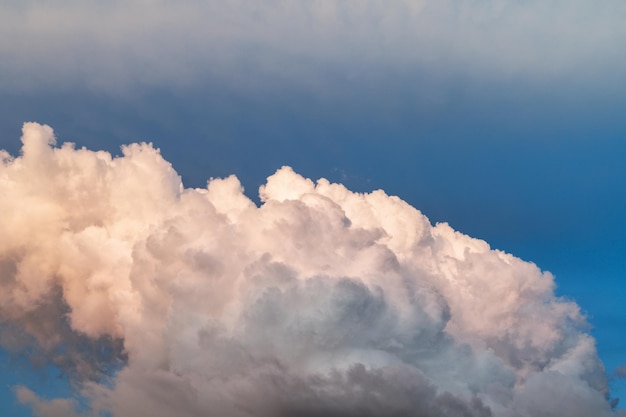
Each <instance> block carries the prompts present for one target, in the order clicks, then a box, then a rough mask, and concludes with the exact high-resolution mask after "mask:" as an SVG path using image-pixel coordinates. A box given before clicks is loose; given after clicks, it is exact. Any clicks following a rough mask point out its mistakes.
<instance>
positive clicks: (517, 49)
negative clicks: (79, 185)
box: [0, 0, 626, 90]
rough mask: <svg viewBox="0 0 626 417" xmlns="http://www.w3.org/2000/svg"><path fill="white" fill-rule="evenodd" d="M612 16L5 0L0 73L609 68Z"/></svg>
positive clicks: (573, 7) (498, 72) (533, 74)
mask: <svg viewBox="0 0 626 417" xmlns="http://www.w3.org/2000/svg"><path fill="white" fill-rule="evenodd" d="M625 16H626V5H624V3H623V2H621V1H618V0H603V1H601V2H593V3H592V2H588V1H583V0H574V1H564V0H549V1H539V0H530V1H523V2H520V1H514V0H485V1H478V2H477V1H469V0H463V1H435V0H421V1H404V0H393V1H338V0H330V1H314V0H310V1H292V0H275V1H266V2H254V1H246V0H237V1H228V2H223V1H213V0H211V1H202V2H198V1H189V0H186V1H176V2H174V1H169V0H154V1H148V0H143V1H141V0H135V1H128V2H121V1H114V2H106V3H103V2H97V1H81V2H78V1H63V2H59V1H37V2H35V1H5V2H3V3H2V5H1V6H0V35H1V36H0V39H1V40H0V62H1V63H2V64H0V77H2V78H1V79H0V82H1V83H2V85H3V88H7V87H9V86H12V87H14V88H15V87H16V88H32V87H33V86H39V87H41V86H45V87H49V88H52V87H54V86H56V87H58V86H60V85H68V84H70V85H74V84H80V85H86V86H88V87H90V88H95V89H99V90H102V89H116V90H121V89H123V88H124V87H126V86H129V85H137V84H143V85H155V84H157V85H163V84H165V85H172V84H176V85H189V84H190V83H191V84H194V83H196V82H198V81H201V80H203V79H206V78H208V77H218V78H222V79H226V80H229V81H230V82H232V83H233V84H234V85H238V86H242V85H247V84H250V85H251V86H255V85H259V84H262V83H267V82H272V80H276V79H280V80H281V82H286V81H288V80H290V81H292V82H295V83H312V84H313V85H315V83H317V82H319V81H320V80H323V81H324V82H328V81H329V79H332V74H333V73H339V74H341V77H347V78H354V77H357V78H358V77H364V78H367V77H371V76H373V75H376V74H394V73H398V72H400V73H420V74H424V73H428V74H431V75H432V74H439V76H441V74H462V75H465V76H471V77H483V78H489V79H493V78H496V79H497V78H505V79H520V78H521V79H548V80H554V79H558V78H562V77H574V78H576V79H579V80H582V81H584V80H587V81H589V80H590V79H592V78H594V79H595V82H599V81H600V79H601V78H603V77H602V76H604V77H606V76H610V77H611V81H610V82H614V81H616V80H617V75H618V74H622V73H623V71H624V69H625V66H626V62H625V59H624V58H623V54H622V53H621V47H622V45H623V44H624V41H625V40H626V29H624V25H623V21H624V17H625Z"/></svg>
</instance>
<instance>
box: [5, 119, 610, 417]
mask: <svg viewBox="0 0 626 417" xmlns="http://www.w3.org/2000/svg"><path fill="white" fill-rule="evenodd" d="M22 142H23V147H22V154H21V155H20V156H18V157H12V156H11V155H9V154H8V153H6V152H3V153H2V154H1V155H0V157H1V159H2V164H1V165H0V193H1V195H2V196H3V198H2V199H0V212H1V213H3V216H2V217H1V218H0V236H1V239H0V274H1V275H0V297H1V298H0V320H1V323H2V326H1V327H0V329H1V330H2V337H1V338H0V343H1V344H2V346H3V347H4V348H5V349H7V350H10V351H13V352H15V353H18V354H25V355H31V357H33V358H38V359H39V360H41V359H43V360H50V361H53V362H54V363H56V364H57V366H61V367H64V368H66V369H68V371H69V375H71V377H72V378H73V379H74V380H75V381H76V386H77V387H78V388H77V389H78V390H79V391H80V394H81V395H82V397H83V398H84V399H85V401H86V403H88V404H90V405H89V407H90V408H91V409H92V410H93V412H94V413H97V412H99V411H106V412H110V413H112V415H113V416H117V417H123V416H136V417H142V416H146V417H147V416H150V417H160V416H163V417H165V416H172V415H177V416H181V417H192V416H193V417H195V416H259V417H265V416H267V417H270V416H272V417H275V416H322V415H323V416H429V417H435V416H441V417H444V416H445V417H450V416H467V417H469V416H472V417H492V416H493V417H514V416H515V417H517V416H528V417H531V416H537V417H539V416H549V415H568V416H573V417H576V416H581V417H583V416H586V417H587V416H590V415H594V416H598V417H602V416H612V415H615V414H619V413H621V412H615V411H613V410H612V409H611V406H610V404H609V401H608V390H607V381H606V374H605V370H604V367H603V365H602V363H601V362H600V360H599V359H598V356H597V353H596V348H595V342H594V340H593V338H592V337H591V336H590V335H589V334H587V333H586V332H585V329H586V327H587V325H586V323H585V320H584V317H582V316H581V313H580V311H579V308H578V306H577V305H576V304H575V303H573V302H571V301H567V300H563V299H560V298H558V297H556V296H555V295H554V280H553V278H552V276H551V275H550V274H549V273H545V272H542V271H540V270H539V269H538V268H537V266H535V265H534V264H532V263H528V262H525V261H522V260H520V259H518V258H516V257H514V256H512V255H509V254H506V253H503V252H500V251H497V250H492V249H491V248H490V247H489V245H488V244H487V243H485V242H484V241H481V240H477V239H472V238H470V237H468V236H466V235H463V234H461V233H459V232H456V231H454V230H453V229H452V228H450V226H448V225H447V224H437V225H435V226H432V225H431V224H430V222H429V221H428V219H427V218H426V217H425V216H424V215H422V214H421V213H420V212H419V211H418V210H416V209H415V208H413V207H411V206H410V205H408V204H407V203H405V202H404V201H402V200H401V199H399V198H397V197H391V196H388V195H386V194H385V193H384V192H383V191H380V190H379V191H374V192H372V193H368V194H359V193H353V192H351V191H349V190H348V189H346V188H345V187H344V186H342V185H341V184H331V183H329V182H328V181H327V180H325V179H320V180H318V181H317V182H315V183H314V182H313V181H311V180H309V179H306V178H303V177H301V176H300V175H298V174H296V173H295V172H294V171H293V170H292V169H291V168H288V167H283V168H281V169H279V170H278V171H277V172H276V173H275V174H274V175H272V176H270V177H269V178H268V180H267V183H266V184H265V185H263V186H262V187H261V188H260V197H261V200H262V204H261V205H260V206H257V205H256V204H254V203H253V202H252V201H251V200H250V199H249V198H248V197H246V196H245V195H244V194H243V190H242V187H241V185H240V183H239V181H238V180H237V178H236V177H234V176H231V177H228V178H222V179H211V180H210V181H209V182H208V184H207V187H206V188H204V189H186V188H184V187H183V185H182V183H181V180H180V177H179V176H178V175H177V173H176V172H175V171H174V169H173V168H172V166H171V165H170V164H169V163H168V162H167V161H165V160H164V159H163V158H162V157H161V155H160V153H159V151H158V150H157V149H155V148H154V147H153V146H152V145H150V144H145V143H143V144H132V145H129V146H126V147H124V148H123V149H122V156H119V157H112V156H111V155H110V154H109V153H106V152H93V151H90V150H87V149H84V148H83V149H75V147H74V146H73V145H72V144H68V143H66V144H63V145H62V146H60V147H57V146H56V145H55V138H54V134H53V131H52V129H51V128H50V127H48V126H42V125H39V124H36V123H26V124H25V125H24V128H23V136H22ZM16 392H17V395H18V398H19V400H20V401H21V402H22V403H25V404H30V405H31V406H32V408H33V410H34V412H35V413H36V414H37V415H39V416H55V415H59V413H65V414H64V415H71V413H75V414H77V415H79V414H80V412H79V410H78V408H77V407H75V402H73V401H71V400H66V399H56V400H51V401H48V400H42V399H40V398H39V397H38V396H37V395H36V394H35V393H33V392H31V391H30V390H29V389H28V388H24V387H22V388H18V389H17V391H16ZM90 412H91V411H88V412H87V413H90ZM620 415H622V414H620Z"/></svg>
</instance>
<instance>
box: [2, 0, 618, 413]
mask: <svg viewBox="0 0 626 417" xmlns="http://www.w3.org/2000/svg"><path fill="white" fill-rule="evenodd" d="M0 15H1V16H2V17H0V26H1V27H2V29H0V33H2V41H1V44H0V62H1V63H0V88H1V89H2V94H1V95H0V101H1V102H2V108H3V111H2V113H1V114H0V133H1V134H0V148H3V149H6V150H8V151H9V152H10V153H11V154H13V155H18V154H19V148H20V146H21V145H20V142H19V137H20V135H21V133H20V129H21V127H22V123H23V122H26V121H36V122H39V123H45V124H48V125H50V126H52V127H53V128H54V129H55V133H56V136H57V138H58V141H59V142H65V141H71V142H75V143H76V144H77V145H78V146H86V147H87V148H89V149H93V150H95V149H104V150H107V151H109V152H112V153H113V154H119V153H120V152H119V147H120V146H121V145H123V144H126V143H131V142H137V141H150V142H152V143H153V144H154V146H155V147H158V148H160V150H161V153H162V155H163V157H164V158H165V159H166V160H168V161H170V162H171V163H172V165H173V167H174V169H175V170H176V171H177V172H178V173H179V174H180V175H181V176H182V179H183V182H184V184H185V186H186V187H204V186H205V185H206V181H207V180H208V179H209V178H210V177H225V176H228V175H230V174H233V173H234V174H236V175H237V176H238V178H239V179H240V180H241V182H242V184H243V186H244V187H245V189H246V194H247V195H248V196H249V197H250V198H252V199H254V200H255V201H257V202H258V197H257V192H256V190H257V188H258V187H259V186H260V185H261V184H264V183H265V180H266V177H268V176H269V175H271V174H273V173H274V171H276V169H278V168H280V167H281V166H282V165H289V166H292V167H293V168H294V170H295V171H296V172H298V173H300V174H302V175H304V176H305V177H308V178H313V179H317V178H320V177H324V178H328V179H329V180H330V181H333V182H340V183H343V184H345V185H346V186H347V187H348V188H349V189H351V190H354V191H359V192H369V191H371V190H374V189H379V188H381V189H384V190H385V191H386V193H387V194H390V195H398V196H400V197H401V198H402V199H403V200H405V201H407V202H408V203H409V204H411V205H413V206H414V207H416V208H417V209H419V210H421V211H422V212H423V213H424V214H425V215H426V216H428V217H429V219H430V220H431V222H433V223H435V222H448V223H449V224H450V225H451V226H452V227H453V228H454V229H456V230H459V231H461V232H463V233H465V234H467V235H469V236H472V237H475V238H479V239H483V240H485V241H487V242H488V243H489V244H490V245H491V246H492V247H493V248H497V249H501V250H504V251H506V252H509V253H512V254H514V255H515V256H518V257H520V258H522V259H524V260H527V261H531V262H534V263H536V264H537V265H538V266H539V267H540V268H541V269H543V270H548V271H550V272H552V273H553V274H554V275H555V277H556V283H557V290H556V292H557V294H558V295H560V296H563V297H567V298H569V299H572V300H575V301H576V302H577V303H578V304H579V305H580V306H581V308H582V310H583V311H584V312H585V314H586V315H587V317H588V321H589V322H590V323H591V325H592V328H591V334H592V335H593V336H594V337H595V338H596V342H597V349H598V352H599V356H600V358H601V360H602V361H603V362H604V365H605V367H606V371H607V373H608V374H609V375H610V374H611V373H612V372H613V371H614V370H615V369H617V368H618V367H619V366H622V365H625V364H626V356H625V355H624V351H623V349H622V346H624V343H625V342H626V340H625V339H624V334H625V332H624V329H625V328H626V308H625V307H624V305H626V303H625V301H626V286H625V285H626V284H625V282H624V275H625V274H626V262H625V261H624V256H623V252H624V250H625V249H626V241H624V232H625V230H626V220H624V212H625V209H626V194H624V191H623V188H624V186H623V184H624V183H625V182H626V168H624V164H623V161H624V160H625V158H626V142H625V135H626V121H625V120H626V119H624V117H623V114H622V113H623V109H624V108H625V107H626V88H625V87H624V84H623V80H622V78H623V74H624V71H625V70H626V60H625V59H624V58H623V56H624V55H623V53H621V52H622V49H623V44H624V41H626V29H624V28H623V18H624V17H625V15H626V6H624V5H623V4H622V3H621V2H618V1H612V0H606V1H600V2H593V3H592V2H587V1H579V0H575V1H569V2H565V1H556V0H552V1H543V2H539V1H534V0H531V1H528V2H517V1H514V0H500V1H495V0H494V1H483V0H481V1H460V2H453V1H443V2H434V1H429V0H424V1H421V2H402V1H391V2H388V3H386V2H374V1H372V2H359V3H356V2H334V1H330V2H326V3H324V2H295V1H294V2H292V1H286V0H285V1H282V0H277V1H271V2H264V3H263V4H253V2H246V1H236V2H229V3H228V4H222V2H211V1H207V2H192V1H185V2H169V1H133V2H112V3H110V4H109V5H105V4H100V3H98V2H74V1H64V2H52V1H44V2H23V1H22V2H18V1H15V2H11V1H9V2H6V3H5V4H4V5H3V6H0ZM2 358H3V372H2V373H3V380H2V387H1V389H2V393H1V394H0V395H2V398H3V401H2V403H3V404H8V405H7V406H6V407H10V404H12V401H14V400H12V399H11V398H13V394H12V390H11V389H10V388H9V387H10V386H12V385H26V386H29V387H31V389H32V390H33V391H35V392H37V393H38V394H39V395H41V396H42V397H50V398H52V397H55V396H57V395H58V392H59V387H62V388H61V390H65V391H66V392H68V391H69V390H70V389H69V385H68V383H67V381H66V380H65V379H64V378H63V377H61V378H60V379H58V380H57V379H55V378H50V377H40V376H38V375H39V374H40V372H39V371H33V372H32V373H31V372H30V371H28V370H24V369H22V368H21V365H18V364H12V360H11V359H9V358H8V357H7V356H6V355H5V354H3V356H2ZM5 370H6V371H5ZM66 396H67V395H66ZM611 396H612V397H613V398H615V397H624V398H626V384H625V383H624V381H622V380H619V379H613V378H611ZM0 407H5V406H0ZM7 410H8V409H7ZM12 412H13V413H14V415H15V416H18V415H24V416H27V415H31V414H28V413H29V412H30V411H29V410H28V409H27V408H25V407H22V406H16V408H15V409H14V410H12ZM20 413H21V414H20Z"/></svg>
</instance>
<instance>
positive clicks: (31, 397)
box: [15, 387, 79, 417]
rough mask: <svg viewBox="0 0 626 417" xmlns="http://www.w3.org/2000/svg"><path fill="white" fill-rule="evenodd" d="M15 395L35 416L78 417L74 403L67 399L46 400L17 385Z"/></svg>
mask: <svg viewBox="0 0 626 417" xmlns="http://www.w3.org/2000/svg"><path fill="white" fill-rule="evenodd" d="M15 395H16V396H17V399H18V401H19V402H20V403H22V404H26V405H29V406H30V407H32V409H33V412H34V413H35V415H36V416H37V417H78V416H79V415H78V414H77V413H76V404H75V403H74V402H73V401H72V400H68V399H54V400H51V401H46V400H42V399H40V398H39V397H38V396H37V395H36V394H35V393H34V392H32V391H31V390H29V389H28V388H26V387H17V388H16V390H15Z"/></svg>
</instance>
